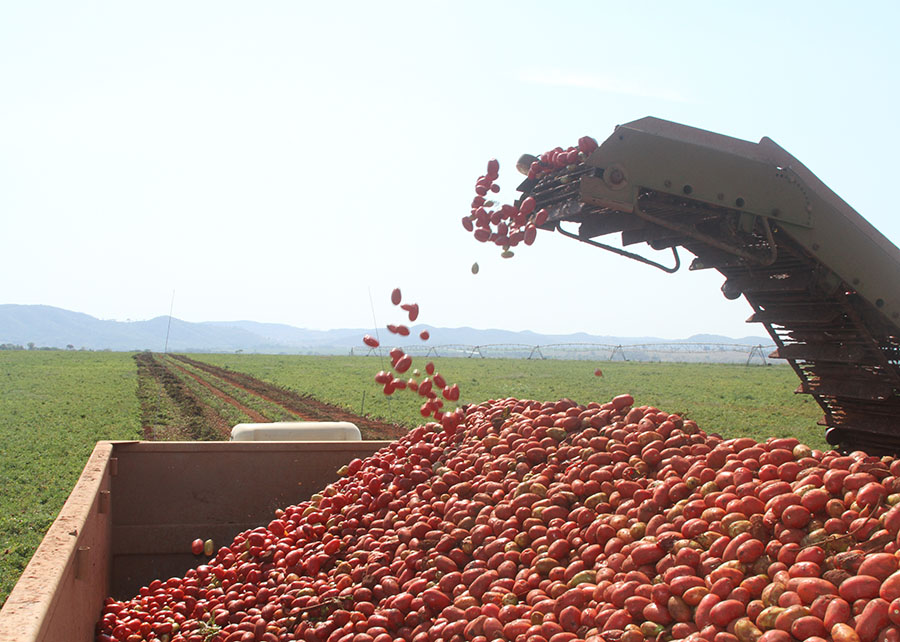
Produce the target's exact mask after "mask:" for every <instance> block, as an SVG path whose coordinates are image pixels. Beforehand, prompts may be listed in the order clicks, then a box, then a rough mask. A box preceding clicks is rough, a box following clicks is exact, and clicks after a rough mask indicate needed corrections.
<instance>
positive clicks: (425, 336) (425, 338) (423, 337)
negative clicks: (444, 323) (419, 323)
mask: <svg viewBox="0 0 900 642" xmlns="http://www.w3.org/2000/svg"><path fill="white" fill-rule="evenodd" d="M430 337H431V335H430V334H429V333H428V330H422V331H421V332H420V333H419V338H420V339H421V340H422V341H428V339H429V338H430Z"/></svg>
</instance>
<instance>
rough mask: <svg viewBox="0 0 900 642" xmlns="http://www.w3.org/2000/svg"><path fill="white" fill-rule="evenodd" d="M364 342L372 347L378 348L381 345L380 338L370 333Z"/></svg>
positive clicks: (364, 338)
mask: <svg viewBox="0 0 900 642" xmlns="http://www.w3.org/2000/svg"><path fill="white" fill-rule="evenodd" d="M363 343H365V344H366V345H367V346H369V347H370V348H377V347H378V345H379V343H378V339H376V338H375V337H373V336H372V335H369V334H367V335H365V336H364V337H363Z"/></svg>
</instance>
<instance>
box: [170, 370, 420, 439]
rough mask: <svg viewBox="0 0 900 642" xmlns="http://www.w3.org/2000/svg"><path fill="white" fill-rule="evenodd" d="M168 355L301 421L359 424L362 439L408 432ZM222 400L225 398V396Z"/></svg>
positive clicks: (267, 385)
mask: <svg viewBox="0 0 900 642" xmlns="http://www.w3.org/2000/svg"><path fill="white" fill-rule="evenodd" d="M168 356H169V357H171V358H172V359H176V360H178V361H181V362H182V363H185V364H188V365H190V366H193V367H194V368H196V369H199V370H202V371H203V372H205V373H207V374H209V375H210V378H209V379H208V382H209V383H212V385H215V382H216V380H221V381H224V382H226V383H228V384H230V385H232V386H235V387H237V388H240V389H241V390H244V391H245V392H247V393H248V394H251V395H255V396H257V397H259V398H260V399H262V400H264V401H267V402H269V403H272V404H275V405H278V406H280V407H281V408H283V409H285V410H286V411H288V412H290V413H292V414H294V415H296V416H297V418H298V419H300V420H305V421H349V422H351V423H353V424H355V425H356V426H357V427H359V430H360V432H361V433H362V436H363V439H397V438H398V437H401V436H403V435H405V434H406V432H407V430H406V428H404V427H403V426H398V425H397V424H391V423H387V422H384V421H379V420H377V419H370V418H369V417H363V416H361V415H357V414H355V413H352V412H350V411H348V410H345V409H343V408H340V407H338V406H335V405H332V404H328V403H324V402H322V401H319V400H317V399H314V398H312V397H310V396H307V395H301V394H298V393H296V392H294V391H292V390H287V389H285V388H281V387H279V386H276V385H273V384H271V383H268V382H265V381H262V380H260V379H256V378H255V377H251V376H250V375H246V374H244V373H241V372H235V371H232V370H226V369H224V368H219V367H218V366H213V365H210V364H208V363H204V362H202V361H197V360H195V359H191V358H189V357H186V356H184V355H175V354H172V355H168ZM226 396H227V395H226ZM220 398H223V397H220ZM232 399H233V398H232ZM225 400H226V401H227V399H225ZM235 401H236V400H235ZM242 409H243V407H242Z"/></svg>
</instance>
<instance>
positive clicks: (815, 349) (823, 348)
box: [769, 343, 871, 363]
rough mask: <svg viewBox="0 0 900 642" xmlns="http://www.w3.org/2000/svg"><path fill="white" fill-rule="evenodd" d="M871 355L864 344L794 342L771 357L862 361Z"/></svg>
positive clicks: (773, 353) (845, 361)
mask: <svg viewBox="0 0 900 642" xmlns="http://www.w3.org/2000/svg"><path fill="white" fill-rule="evenodd" d="M869 356H871V351H870V350H869V349H868V348H867V347H866V346H864V345H844V344H840V343H838V344H829V343H823V344H808V343H792V344H789V345H785V346H783V347H781V348H778V349H777V350H775V351H774V352H772V354H770V355H769V358H770V359H799V360H802V361H839V362H843V363H860V362H863V361H864V360H865V359H866V358H867V357H869Z"/></svg>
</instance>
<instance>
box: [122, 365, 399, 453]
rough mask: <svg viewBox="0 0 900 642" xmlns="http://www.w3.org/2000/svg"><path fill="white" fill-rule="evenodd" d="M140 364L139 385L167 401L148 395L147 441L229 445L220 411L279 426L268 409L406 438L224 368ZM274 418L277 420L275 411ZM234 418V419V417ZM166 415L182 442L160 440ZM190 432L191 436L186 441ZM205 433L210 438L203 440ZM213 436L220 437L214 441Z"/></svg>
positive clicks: (369, 435)
mask: <svg viewBox="0 0 900 642" xmlns="http://www.w3.org/2000/svg"><path fill="white" fill-rule="evenodd" d="M135 360H136V361H137V363H138V375H139V380H140V378H141V377H152V378H153V379H154V380H155V381H156V382H157V383H156V384H155V386H156V388H157V389H158V390H159V391H160V392H159V394H158V395H157V397H161V396H162V395H163V394H164V395H165V396H166V397H167V399H161V398H154V396H153V395H148V394H146V393H145V394H144V395H143V398H142V400H141V401H142V409H143V414H144V418H143V423H144V433H145V436H146V437H147V438H154V437H155V436H157V438H159V437H161V438H190V439H209V438H219V439H227V438H228V434H229V431H230V423H231V422H229V421H228V420H227V419H226V418H225V417H223V416H222V412H221V411H219V410H216V408H215V406H218V407H219V408H223V407H231V408H232V409H236V410H237V411H238V412H239V413H240V414H241V415H243V416H245V417H246V418H247V419H246V421H253V422H266V421H272V420H273V419H272V418H270V417H268V416H266V411H265V410H261V408H266V407H268V408H270V409H276V408H277V409H280V410H281V411H282V412H281V413H278V414H282V415H283V414H284V413H285V412H286V413H289V414H290V415H291V416H293V417H296V419H297V420H298V421H349V422H351V423H353V424H355V425H356V426H358V427H359V430H360V432H361V433H362V435H363V439H396V438H398V437H400V436H402V435H404V434H405V433H406V429H405V428H403V427H402V426H398V425H396V424H390V423H386V422H383V421H379V420H376V419H370V418H368V417H362V416H360V415H357V414H354V413H352V412H349V411H347V410H344V409H343V408H340V407H338V406H334V405H331V404H327V403H324V402H322V401H319V400H317V399H313V398H312V397H309V396H306V395H301V394H298V393H296V392H294V391H292V390H287V389H284V388H280V387H278V386H275V385H273V384H270V383H267V382H265V381H261V380H259V379H256V378H254V377H251V376H249V375H246V374H244V373H241V372H234V371H231V370H226V369H224V368H219V367H217V366H213V365H210V364H208V363H203V362H201V361H196V360H194V359H190V358H188V357H185V356H183V355H174V354H170V355H158V354H151V353H146V352H145V353H140V354H138V355H135ZM144 383H145V385H144V386H141V384H140V383H139V390H140V389H146V388H147V386H146V384H147V382H144ZM192 383H193V385H191V384H192ZM236 390H237V391H240V393H239V392H236ZM163 391H164V392H163ZM139 394H140V393H139ZM235 395H240V396H243V397H244V399H245V401H246V397H247V395H249V397H250V398H251V399H252V398H255V399H257V400H259V402H260V403H257V404H253V405H254V406H256V408H255V409H254V408H251V407H250V405H248V404H249V403H251V402H246V403H245V401H240V400H238V399H236V398H235ZM163 408H165V411H166V412H164V411H163V410H162V409H163ZM269 412H270V414H271V412H272V411H271V410H270V411H269ZM229 414H232V415H233V414H234V412H231V413H229ZM165 415H177V416H175V417H170V418H169V419H170V421H169V422H168V423H169V424H173V425H172V426H168V427H167V428H168V429H169V432H171V431H172V430H174V431H175V432H176V433H180V436H179V435H175V436H174V437H173V436H171V435H168V436H166V435H161V434H159V433H160V432H161V430H165V428H162V427H160V426H159V417H160V416H165ZM203 427H205V430H204V429H203ZM185 432H187V433H188V434H189V435H191V436H185V435H184V434H183V433H185ZM199 433H204V434H205V435H206V436H199ZM210 434H214V435H217V437H210ZM194 435H197V436H194Z"/></svg>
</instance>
